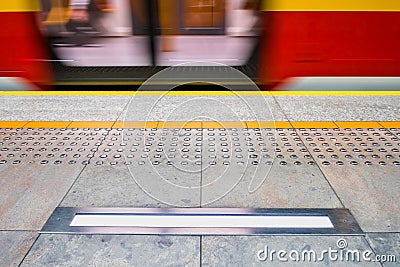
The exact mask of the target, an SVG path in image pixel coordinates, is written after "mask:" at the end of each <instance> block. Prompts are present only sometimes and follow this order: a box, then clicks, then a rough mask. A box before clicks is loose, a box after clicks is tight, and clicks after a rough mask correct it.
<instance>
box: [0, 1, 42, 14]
mask: <svg viewBox="0 0 400 267" xmlns="http://www.w3.org/2000/svg"><path fill="white" fill-rule="evenodd" d="M40 10H41V8H40V2H39V0H1V1H0V12H36V11H40Z"/></svg>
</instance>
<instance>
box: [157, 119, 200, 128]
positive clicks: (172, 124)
mask: <svg viewBox="0 0 400 267" xmlns="http://www.w3.org/2000/svg"><path fill="white" fill-rule="evenodd" d="M201 127H202V122H201V121H186V122H185V121H163V122H160V123H159V124H158V127H157V128H159V129H163V128H179V129H181V128H183V129H193V128H201Z"/></svg>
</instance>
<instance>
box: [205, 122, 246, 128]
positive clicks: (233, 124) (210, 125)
mask: <svg viewBox="0 0 400 267" xmlns="http://www.w3.org/2000/svg"><path fill="white" fill-rule="evenodd" d="M202 126H203V128H204V129H212V128H214V129H223V128H246V122H244V121H203V123H202Z"/></svg>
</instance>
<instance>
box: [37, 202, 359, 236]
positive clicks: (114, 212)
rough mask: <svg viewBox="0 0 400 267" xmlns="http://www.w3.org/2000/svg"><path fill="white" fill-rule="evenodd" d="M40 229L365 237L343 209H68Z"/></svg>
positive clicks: (61, 210)
mask: <svg viewBox="0 0 400 267" xmlns="http://www.w3.org/2000/svg"><path fill="white" fill-rule="evenodd" d="M41 233H46V234H48V233H52V234H57V233H58V234H143V235H363V232H362V230H361V228H360V227H359V225H358V223H357V222H356V220H355V219H354V217H353V216H352V215H351V213H350V212H349V211H348V210H347V209H249V208H67V207H58V208H56V209H55V210H54V212H53V214H52V215H51V216H50V218H49V219H48V220H47V222H46V224H45V225H44V226H43V228H42V230H41Z"/></svg>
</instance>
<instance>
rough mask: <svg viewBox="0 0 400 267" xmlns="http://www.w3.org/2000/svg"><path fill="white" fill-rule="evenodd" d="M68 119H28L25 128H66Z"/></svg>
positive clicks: (68, 122)
mask: <svg viewBox="0 0 400 267" xmlns="http://www.w3.org/2000/svg"><path fill="white" fill-rule="evenodd" d="M70 124H71V122H70V121H30V122H28V123H27V124H26V125H24V127H25V128H67V127H68V125H70Z"/></svg>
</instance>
